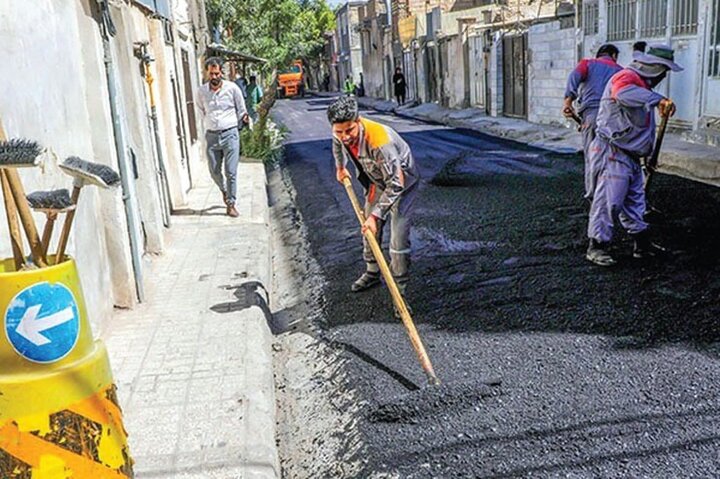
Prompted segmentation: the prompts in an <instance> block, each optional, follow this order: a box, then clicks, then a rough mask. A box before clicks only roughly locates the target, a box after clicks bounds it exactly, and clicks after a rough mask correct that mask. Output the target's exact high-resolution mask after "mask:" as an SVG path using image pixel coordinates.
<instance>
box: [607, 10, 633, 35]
mask: <svg viewBox="0 0 720 479" xmlns="http://www.w3.org/2000/svg"><path fill="white" fill-rule="evenodd" d="M636 7H637V0H608V40H610V41H613V40H629V39H632V38H635V31H636V28H635V19H636V15H637V8H636Z"/></svg>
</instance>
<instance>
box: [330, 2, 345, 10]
mask: <svg viewBox="0 0 720 479" xmlns="http://www.w3.org/2000/svg"><path fill="white" fill-rule="evenodd" d="M342 3H345V0H328V5H330V8H335V7H336V6H338V5H340V4H342Z"/></svg>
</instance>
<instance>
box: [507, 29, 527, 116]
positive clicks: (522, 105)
mask: <svg viewBox="0 0 720 479" xmlns="http://www.w3.org/2000/svg"><path fill="white" fill-rule="evenodd" d="M526 58H527V33H525V34H523V35H508V36H505V37H503V113H504V114H505V115H506V116H513V117H520V118H527V63H526V61H525V60H526Z"/></svg>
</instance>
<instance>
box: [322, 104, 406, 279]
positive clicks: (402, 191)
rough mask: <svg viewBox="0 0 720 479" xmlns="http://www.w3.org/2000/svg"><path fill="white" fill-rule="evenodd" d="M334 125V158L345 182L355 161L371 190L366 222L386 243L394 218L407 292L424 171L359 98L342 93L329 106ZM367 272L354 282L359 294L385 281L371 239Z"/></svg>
mask: <svg viewBox="0 0 720 479" xmlns="http://www.w3.org/2000/svg"><path fill="white" fill-rule="evenodd" d="M327 115H328V120H329V121H330V124H331V125H332V133H333V140H332V141H333V156H334V157H335V169H336V177H337V180H338V181H339V182H340V183H343V180H344V179H345V178H348V177H349V176H350V175H349V173H348V171H347V169H346V166H347V164H348V163H349V162H352V163H353V164H354V165H355V169H356V172H357V178H358V181H360V183H361V184H362V186H363V189H364V192H365V208H364V209H365V218H366V219H365V223H364V224H363V227H362V228H363V232H365V231H366V230H369V231H371V232H372V233H373V235H374V236H375V237H376V238H377V240H378V243H379V244H382V241H381V239H382V229H383V225H384V224H385V222H386V221H387V220H388V218H389V219H390V270H391V271H392V275H393V278H394V279H395V281H396V283H397V286H398V289H399V290H400V292H401V293H404V291H405V288H406V285H407V281H408V269H409V266H410V214H411V212H412V208H413V204H414V202H415V198H416V196H417V191H418V187H419V184H420V182H419V180H420V173H419V171H418V168H417V166H416V165H415V160H414V159H413V155H412V152H411V151H410V147H409V146H408V144H407V143H405V141H404V140H403V139H402V138H400V135H399V134H398V133H397V132H396V131H395V130H393V129H392V128H390V127H388V126H385V125H382V124H380V123H376V122H374V121H371V120H368V119H367V118H363V117H361V116H360V115H359V113H358V104H357V101H356V100H355V98H353V97H341V98H339V99H338V100H337V101H335V102H334V103H333V104H332V105H330V107H329V108H328V110H327ZM363 258H364V260H365V272H364V273H363V274H362V275H361V276H360V277H359V278H358V279H357V280H356V281H355V282H354V283H353V284H352V286H351V290H352V291H354V292H360V291H365V290H367V289H369V288H372V287H373V286H376V285H378V284H380V269H379V267H378V263H377V261H376V259H375V257H374V256H373V253H372V251H371V250H370V247H369V245H368V242H367V240H365V239H364V241H363Z"/></svg>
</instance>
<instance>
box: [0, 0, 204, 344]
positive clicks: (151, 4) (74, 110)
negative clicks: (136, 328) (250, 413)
mask: <svg viewBox="0 0 720 479" xmlns="http://www.w3.org/2000/svg"><path fill="white" fill-rule="evenodd" d="M204 12H205V10H204V4H203V3H202V1H200V0H174V1H173V2H172V3H171V2H169V1H167V0H142V1H132V2H104V1H103V2H98V1H96V0H78V1H77V2H66V1H63V0H38V1H37V2H33V5H32V7H28V6H25V5H20V4H18V3H17V2H4V3H3V4H2V6H0V17H2V18H3V21H2V22H1V23H0V42H1V43H2V45H3V48H2V49H0V60H1V61H2V63H3V64H5V65H13V69H12V72H10V73H9V74H6V75H3V76H2V79H0V121H2V123H3V126H4V129H5V131H6V132H7V135H8V136H9V137H11V138H12V137H22V138H30V139H33V140H36V141H38V142H39V143H41V144H42V145H43V146H45V147H46V148H47V149H48V153H47V154H46V155H45V156H44V160H45V161H44V164H45V166H44V168H43V169H42V170H41V169H33V170H27V171H23V172H22V173H21V175H22V179H23V182H24V183H25V189H26V190H27V191H28V192H31V191H36V190H49V189H57V188H71V186H72V181H71V179H70V178H69V177H68V176H66V175H65V174H63V173H62V172H61V171H60V169H59V168H58V163H60V162H62V161H63V160H64V159H65V158H67V157H69V156H79V157H81V158H83V159H86V160H90V161H94V162H98V163H102V164H105V165H108V166H110V167H112V168H113V169H115V170H116V171H118V172H119V173H120V175H121V177H122V178H123V181H122V187H120V188H118V189H117V190H108V191H99V190H97V189H96V188H86V189H84V190H83V194H82V196H81V198H80V202H79V205H78V209H77V214H76V218H75V225H74V227H73V233H72V234H71V238H70V244H69V246H68V252H69V253H70V254H71V255H72V256H73V257H74V258H75V259H76V262H77V264H78V269H79V271H80V276H81V280H82V282H83V284H84V286H85V295H86V298H85V299H86V301H87V303H88V311H89V312H90V317H91V318H90V319H91V322H92V323H93V326H94V327H95V330H96V331H97V330H102V327H103V322H104V320H105V319H106V318H108V317H109V316H110V314H111V312H112V309H113V307H133V306H134V305H135V304H136V303H137V301H138V300H140V299H142V297H143V291H144V287H145V284H144V281H143V271H144V268H145V267H146V262H147V255H154V254H161V253H162V252H163V249H164V236H165V234H166V232H167V228H168V227H169V222H168V221H167V214H166V213H167V210H168V209H176V210H177V209H181V208H182V207H183V206H184V204H185V202H186V194H187V191H188V189H189V188H190V187H191V186H192V177H193V175H192V170H193V169H194V168H199V167H200V164H201V163H202V159H201V152H202V146H201V144H200V141H201V139H200V135H199V134H198V127H197V125H198V118H197V111H196V109H195V108H194V98H193V96H194V95H193V92H194V91H195V89H196V88H197V86H198V85H199V83H200V76H199V72H200V67H199V54H198V51H200V50H199V48H202V46H203V44H204V43H205V42H206V40H207V26H206V23H205V13H204ZM28 25H43V28H42V33H41V34H40V36H38V34H37V32H36V31H34V30H32V29H28V28H27V26H28ZM59 59H61V61H59ZM146 66H147V67H148V68H147V69H146V68H145V67H146ZM148 72H149V73H150V76H148V75H147V74H146V73H148ZM150 77H152V80H153V81H152V82H149V81H148V80H149V79H150ZM151 98H154V100H155V106H156V116H157V123H154V122H152V121H151V117H150V114H151V112H152V109H151ZM155 128H157V133H158V134H157V135H155ZM156 139H157V140H159V141H157V140H156ZM161 166H162V168H161ZM161 170H162V174H161V173H160V171H161ZM0 216H3V217H2V218H0V235H3V237H6V236H4V235H6V234H7V230H6V228H7V223H6V221H5V218H4V212H3V213H0ZM35 220H36V222H37V224H38V225H41V224H43V222H44V215H40V214H38V215H36V216H35ZM58 230H59V228H56V235H55V237H54V238H53V241H52V243H51V244H55V243H56V242H57V235H58V234H59V231H58ZM0 254H2V255H3V256H4V257H7V256H9V254H10V248H9V242H6V241H2V242H0Z"/></svg>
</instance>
